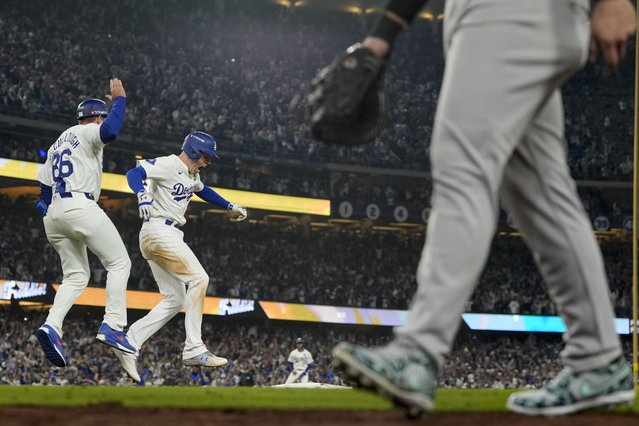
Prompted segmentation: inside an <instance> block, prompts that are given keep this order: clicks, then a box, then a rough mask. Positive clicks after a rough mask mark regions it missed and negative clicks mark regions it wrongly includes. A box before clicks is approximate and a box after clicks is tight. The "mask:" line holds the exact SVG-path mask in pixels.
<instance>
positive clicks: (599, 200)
mask: <svg viewBox="0 0 639 426" xmlns="http://www.w3.org/2000/svg"><path fill="white" fill-rule="evenodd" d="M51 143H52V142H51V140H50V139H48V138H44V137H42V136H37V137H36V136H34V137H27V136H24V135H22V136H18V135H13V134H9V133H5V132H1V131H0V158H12V159H16V160H25V161H31V162H37V163H44V161H45V159H46V151H47V149H48V147H49V146H50V145H51ZM178 151H179V144H176V149H175V150H173V151H170V152H162V153H158V152H156V153H155V154H146V153H145V154H142V155H141V157H142V158H153V157H155V156H161V155H169V154H171V153H176V152H178ZM138 155H139V154H138ZM135 156H136V152H135V150H131V148H129V147H126V146H125V147H124V149H122V148H120V147H117V146H116V147H115V149H113V147H109V149H107V150H105V155H104V163H103V169H104V171H105V172H108V173H119V174H124V173H126V172H127V171H128V170H129V169H131V168H132V167H134V166H135V161H136V160H135ZM223 157H224V155H223ZM630 170H631V171H632V167H631V168H630ZM201 177H202V180H203V181H204V182H205V183H206V184H207V185H210V186H213V187H216V188H229V189H239V190H245V191H256V192H265V193H270V194H280V195H293V196H301V197H312V198H330V199H331V200H333V201H334V205H335V206H337V205H339V204H340V203H341V202H342V201H349V202H350V203H351V204H352V205H353V207H354V208H355V209H356V210H357V211H364V209H365V208H366V206H367V205H369V204H371V203H375V204H377V205H378V206H379V207H380V209H381V212H382V215H384V216H388V217H392V211H393V209H394V207H395V206H398V205H402V206H404V207H406V208H407V209H408V210H409V212H411V213H412V214H415V212H421V211H422V210H423V209H424V208H426V207H428V206H430V196H431V187H432V185H431V183H430V181H429V180H428V179H417V178H401V177H391V176H388V175H382V176H372V175H370V174H356V173H351V172H348V173H347V172H330V171H328V170H323V171H318V170H309V167H298V168H291V167H288V168H277V167H273V166H267V165H265V164H262V163H256V164H247V163H246V162H243V161H241V160H237V159H236V161H233V162H228V161H220V162H216V163H215V165H214V166H213V167H209V168H207V169H204V170H203V172H202V176H201ZM579 193H580V196H581V198H582V201H583V202H584V205H585V208H586V211H587V212H588V214H589V216H590V218H591V220H594V219H595V218H597V217H599V216H606V217H607V218H608V219H609V221H610V224H611V226H614V227H622V226H623V222H624V220H625V218H627V217H629V216H630V215H631V214H632V208H631V204H630V202H629V201H627V200H624V199H619V198H618V197H617V199H615V200H610V199H609V198H610V197H604V196H603V193H602V191H601V189H597V188H592V187H580V188H579ZM417 220H418V221H419V220H421V218H417ZM506 221H507V219H506V217H502V223H506Z"/></svg>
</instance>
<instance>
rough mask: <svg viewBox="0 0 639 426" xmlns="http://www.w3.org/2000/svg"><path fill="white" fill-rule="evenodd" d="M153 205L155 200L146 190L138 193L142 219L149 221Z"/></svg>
mask: <svg viewBox="0 0 639 426" xmlns="http://www.w3.org/2000/svg"><path fill="white" fill-rule="evenodd" d="M151 204H153V198H151V196H150V195H149V193H148V192H146V191H145V190H142V191H140V192H138V210H139V211H140V217H141V218H142V219H144V220H148V219H149V218H150V217H151Z"/></svg>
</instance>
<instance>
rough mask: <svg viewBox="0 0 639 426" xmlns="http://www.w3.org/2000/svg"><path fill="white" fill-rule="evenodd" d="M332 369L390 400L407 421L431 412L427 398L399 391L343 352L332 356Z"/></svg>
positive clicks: (432, 405)
mask: <svg viewBox="0 0 639 426" xmlns="http://www.w3.org/2000/svg"><path fill="white" fill-rule="evenodd" d="M333 367H335V368H336V369H338V370H341V371H343V372H344V373H345V374H346V375H347V376H348V378H349V379H352V380H355V381H356V382H357V384H358V385H359V387H361V388H364V389H369V390H372V391H374V392H375V393H377V394H378V395H380V396H382V397H384V398H386V399H390V400H392V401H393V403H394V404H395V405H396V406H397V407H400V408H402V409H403V410H404V415H405V416H406V418H408V419H418V418H420V417H421V416H422V415H423V414H424V413H425V412H429V411H432V409H433V407H434V403H433V401H432V399H430V398H429V397H427V396H425V395H423V394H421V393H417V392H408V391H404V390H402V389H400V388H399V387H397V386H395V385H394V384H393V383H391V382H390V381H389V380H387V379H386V378H384V377H383V376H380V375H379V374H377V373H376V372H374V371H373V370H371V369H370V368H368V367H366V366H365V365H362V364H361V363H360V362H358V361H357V360H356V359H355V358H353V357H352V356H351V355H350V354H348V353H347V352H345V351H336V352H335V353H334V354H333Z"/></svg>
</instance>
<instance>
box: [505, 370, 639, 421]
mask: <svg viewBox="0 0 639 426" xmlns="http://www.w3.org/2000/svg"><path fill="white" fill-rule="evenodd" d="M634 399H635V391H634V385H633V383H632V370H631V368H630V366H629V365H628V363H627V362H626V361H625V360H624V359H623V358H619V359H618V360H616V361H614V362H612V363H611V364H610V365H608V366H606V367H601V368H595V369H592V370H586V371H580V372H574V371H572V370H570V369H569V368H564V369H563V370H562V371H561V372H560V373H559V375H558V376H557V377H556V378H555V379H554V380H553V381H552V382H550V384H549V385H548V386H547V387H545V388H544V389H539V390H534V391H526V392H517V393H514V394H512V395H510V397H509V398H508V402H507V403H506V408H508V410H510V411H512V412H514V413H518V414H527V415H530V416H539V415H541V416H562V415H565V414H571V413H575V412H577V411H582V410H585V409H588V408H593V407H601V406H612V405H619V404H632V401H634Z"/></svg>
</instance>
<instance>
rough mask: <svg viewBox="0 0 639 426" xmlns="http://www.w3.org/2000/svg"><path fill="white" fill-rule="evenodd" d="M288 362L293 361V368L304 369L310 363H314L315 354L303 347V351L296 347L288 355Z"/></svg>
mask: <svg viewBox="0 0 639 426" xmlns="http://www.w3.org/2000/svg"><path fill="white" fill-rule="evenodd" d="M288 362H292V363H293V370H297V371H304V370H306V367H308V365H309V364H312V363H313V356H312V355H311V353H310V352H309V351H308V350H306V349H303V350H302V351H301V352H300V351H298V350H297V349H294V350H292V351H291V354H290V355H289V356H288Z"/></svg>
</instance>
